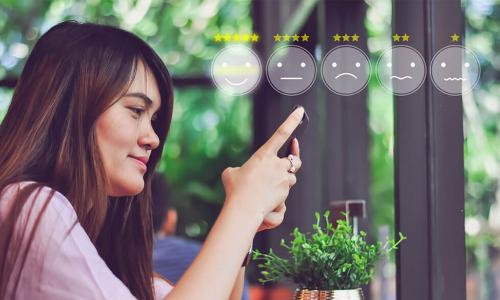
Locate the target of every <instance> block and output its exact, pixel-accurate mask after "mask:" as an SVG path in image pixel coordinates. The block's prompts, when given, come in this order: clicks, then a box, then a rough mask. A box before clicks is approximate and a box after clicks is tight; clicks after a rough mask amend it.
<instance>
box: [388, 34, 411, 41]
mask: <svg viewBox="0 0 500 300" xmlns="http://www.w3.org/2000/svg"><path fill="white" fill-rule="evenodd" d="M392 41H393V42H409V41H410V35H409V34H406V33H405V34H403V35H399V34H397V33H395V34H394V35H393V36H392Z"/></svg>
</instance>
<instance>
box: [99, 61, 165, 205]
mask: <svg viewBox="0 0 500 300" xmlns="http://www.w3.org/2000/svg"><path fill="white" fill-rule="evenodd" d="M148 99H149V100H148ZM160 103H161V102H160V93H159V91H158V87H157V84H156V80H155V78H154V76H153V74H152V73H151V72H150V71H149V69H146V68H145V67H144V64H143V63H142V62H140V63H139V64H138V66H137V73H136V76H135V78H134V80H133V82H132V84H131V86H130V88H129V89H128V91H127V93H126V94H125V96H123V97H122V98H120V99H119V100H118V101H116V102H115V103H114V104H113V105H112V106H111V107H109V108H108V109H107V110H106V111H104V113H102V114H101V115H100V116H99V118H98V119H97V124H96V135H97V143H98V147H99V151H100V154H101V158H102V160H103V164H104V170H105V172H106V176H107V179H108V182H107V192H108V195H109V196H116V197H118V196H132V195H137V194H138V193H140V192H141V191H142V190H143V188H144V174H145V173H146V170H147V168H146V163H147V161H148V159H149V157H150V155H151V151H152V150H154V149H156V148H157V147H158V145H159V143H160V141H159V138H158V136H157V135H156V133H155V132H154V130H153V127H152V123H151V122H152V119H154V118H155V113H156V112H157V111H158V109H159V107H160Z"/></svg>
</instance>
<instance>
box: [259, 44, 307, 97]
mask: <svg viewBox="0 0 500 300" xmlns="http://www.w3.org/2000/svg"><path fill="white" fill-rule="evenodd" d="M266 74H267V78H268V80H269V83H270V84H271V86H272V87H273V88H274V89H275V90H276V91H278V92H279V93H281V94H283V95H287V96H296V95H300V94H302V93H304V92H305V91H307V90H308V89H309V88H310V87H311V86H312V85H313V83H314V80H315V79H316V62H315V61H314V57H313V56H312V55H311V54H310V53H309V52H308V51H307V50H306V49H304V48H302V47H299V46H295V45H292V46H284V47H280V48H278V49H276V50H275V51H274V52H273V53H272V54H271V56H270V57H269V59H268V61H267V67H266Z"/></svg>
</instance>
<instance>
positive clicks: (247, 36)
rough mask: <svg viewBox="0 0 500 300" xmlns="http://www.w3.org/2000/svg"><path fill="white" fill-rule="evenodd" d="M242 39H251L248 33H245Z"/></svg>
mask: <svg viewBox="0 0 500 300" xmlns="http://www.w3.org/2000/svg"><path fill="white" fill-rule="evenodd" d="M242 40H243V41H244V42H248V41H249V40H250V36H249V35H248V34H244V35H243V38H242Z"/></svg>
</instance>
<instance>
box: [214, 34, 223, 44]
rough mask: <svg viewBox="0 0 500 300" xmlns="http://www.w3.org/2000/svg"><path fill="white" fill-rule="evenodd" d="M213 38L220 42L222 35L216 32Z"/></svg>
mask: <svg viewBox="0 0 500 300" xmlns="http://www.w3.org/2000/svg"><path fill="white" fill-rule="evenodd" d="M214 40H215V41H216V42H222V35H220V33H217V34H216V35H215V36H214Z"/></svg>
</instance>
